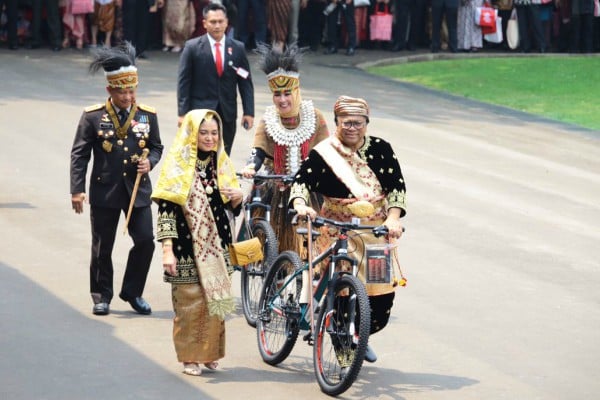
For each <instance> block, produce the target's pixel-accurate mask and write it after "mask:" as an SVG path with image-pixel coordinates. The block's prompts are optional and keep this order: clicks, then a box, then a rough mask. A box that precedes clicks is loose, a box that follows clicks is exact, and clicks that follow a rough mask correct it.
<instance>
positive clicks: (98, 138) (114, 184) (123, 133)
mask: <svg viewBox="0 0 600 400" xmlns="http://www.w3.org/2000/svg"><path fill="white" fill-rule="evenodd" d="M101 68H102V69H103V70H104V75H105V77H106V79H107V81H108V86H107V87H106V90H107V92H108V94H109V96H110V97H109V98H108V99H107V100H106V102H105V103H101V104H96V105H93V106H90V107H87V108H86V109H85V111H84V112H83V115H82V116H81V119H80V121H79V125H78V126H77V132H76V134H75V140H74V141H73V147H72V149H71V205H72V207H73V210H74V211H75V212H76V213H77V214H81V213H82V212H83V203H84V200H85V198H86V194H85V186H86V182H85V181H86V173H87V167H88V163H89V161H90V157H91V155H92V154H93V155H94V162H93V166H92V172H91V175H90V185H89V203H90V221H91V226H92V249H91V250H92V254H91V261H90V291H91V295H92V300H93V302H94V307H93V313H94V314H95V315H107V314H108V313H109V307H110V302H111V300H112V298H113V263H112V250H113V246H114V242H115V236H116V232H117V225H118V224H119V218H120V215H121V213H124V214H126V215H127V225H126V229H127V230H128V231H129V236H130V237H131V238H132V240H133V247H132V248H131V250H130V251H129V257H128V259H127V265H126V268H125V275H124V277H123V284H122V286H121V292H120V293H119V297H120V298H121V299H122V300H124V301H126V302H128V303H129V304H130V305H131V307H132V308H133V309H134V310H135V311H137V312H138V313H140V314H144V315H148V314H150V313H151V312H152V310H151V308H150V305H149V304H148V303H147V302H146V301H145V300H144V298H143V297H142V293H143V291H144V286H145V284H146V277H147V275H148V270H149V269H150V263H151V261H152V255H153V253H154V234H153V231H154V229H153V226H152V212H151V209H150V205H151V200H150V194H151V192H152V184H151V182H150V178H149V176H148V173H149V172H150V170H151V169H152V168H153V167H154V166H156V164H157V163H158V161H159V160H160V157H161V155H162V151H163V145H162V143H161V140H160V134H159V129H158V120H157V116H156V112H155V110H154V109H153V108H152V107H148V106H145V105H143V104H138V103H136V90H137V85H138V74H137V68H136V66H135V49H134V47H133V46H132V45H131V44H130V43H128V42H125V43H124V44H123V45H122V46H120V47H116V48H99V49H97V50H96V51H95V52H94V59H93V61H92V62H91V64H90V66H89V70H90V72H91V73H95V72H97V71H98V70H100V69H101ZM146 155H147V156H146ZM138 176H139V178H138ZM130 204H131V207H130Z"/></svg>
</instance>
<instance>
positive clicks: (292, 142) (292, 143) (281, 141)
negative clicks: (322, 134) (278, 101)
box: [264, 100, 317, 173]
mask: <svg viewBox="0 0 600 400" xmlns="http://www.w3.org/2000/svg"><path fill="white" fill-rule="evenodd" d="M299 119H300V123H299V124H298V126H297V127H295V128H293V129H288V128H286V127H285V126H283V124H282V123H281V117H280V116H279V114H278V113H277V109H276V108H275V106H269V107H267V110H266V111H265V115H264V120H265V129H266V131H267V134H268V135H269V136H270V137H271V138H272V139H273V141H274V142H275V143H277V144H278V145H280V146H285V147H287V149H288V154H287V164H288V165H287V167H288V169H289V170H290V172H292V173H293V172H295V171H297V170H298V168H299V167H300V162H301V161H302V160H301V159H300V158H301V152H300V146H301V145H302V143H304V142H306V141H307V140H309V139H310V138H311V137H312V135H313V134H314V132H315V130H316V127H317V118H316V114H315V107H314V106H313V102H312V100H302V102H300V115H299Z"/></svg>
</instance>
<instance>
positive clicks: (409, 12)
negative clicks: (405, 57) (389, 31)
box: [393, 0, 419, 49]
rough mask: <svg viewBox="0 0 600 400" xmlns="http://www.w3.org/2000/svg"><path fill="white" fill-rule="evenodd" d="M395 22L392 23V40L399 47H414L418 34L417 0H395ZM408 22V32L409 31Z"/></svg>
mask: <svg viewBox="0 0 600 400" xmlns="http://www.w3.org/2000/svg"><path fill="white" fill-rule="evenodd" d="M394 9H395V10H396V11H395V15H396V23H395V25H394V35H393V39H394V42H395V43H396V44H397V45H398V47H399V48H401V49H404V48H406V47H411V48H414V47H415V45H416V38H417V36H418V34H419V33H418V29H419V26H418V21H417V20H416V18H415V17H414V16H415V15H416V14H417V0H395V3H394ZM409 24H410V32H409Z"/></svg>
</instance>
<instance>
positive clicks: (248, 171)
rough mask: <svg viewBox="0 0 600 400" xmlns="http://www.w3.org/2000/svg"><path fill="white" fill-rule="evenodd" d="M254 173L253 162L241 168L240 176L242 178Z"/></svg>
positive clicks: (251, 175)
mask: <svg viewBox="0 0 600 400" xmlns="http://www.w3.org/2000/svg"><path fill="white" fill-rule="evenodd" d="M254 175H256V171H255V170H254V164H248V165H246V166H245V167H244V169H242V176H243V177H244V178H252V177H253V176H254Z"/></svg>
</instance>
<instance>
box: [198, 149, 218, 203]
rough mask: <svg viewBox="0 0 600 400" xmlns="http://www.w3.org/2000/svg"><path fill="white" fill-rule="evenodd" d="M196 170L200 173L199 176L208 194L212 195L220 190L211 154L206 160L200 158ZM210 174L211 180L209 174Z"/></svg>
mask: <svg viewBox="0 0 600 400" xmlns="http://www.w3.org/2000/svg"><path fill="white" fill-rule="evenodd" d="M209 165H210V169H209V171H208V172H207V171H206V170H207V168H208V166H209ZM196 170H197V171H198V175H199V176H200V181H201V182H202V186H204V190H205V191H206V194H208V195H211V194H213V192H214V191H215V190H216V189H218V186H217V178H216V176H215V163H214V157H213V156H212V154H210V155H209V156H208V157H207V158H205V159H204V160H201V159H200V157H198V159H197V160H196ZM209 173H210V178H209V177H208V174H209Z"/></svg>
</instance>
